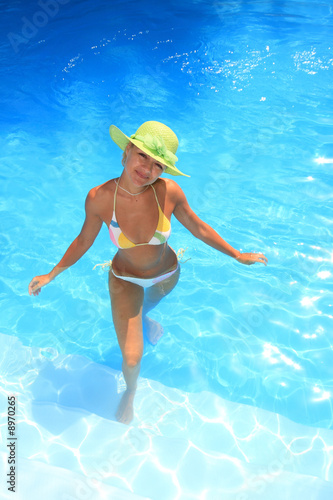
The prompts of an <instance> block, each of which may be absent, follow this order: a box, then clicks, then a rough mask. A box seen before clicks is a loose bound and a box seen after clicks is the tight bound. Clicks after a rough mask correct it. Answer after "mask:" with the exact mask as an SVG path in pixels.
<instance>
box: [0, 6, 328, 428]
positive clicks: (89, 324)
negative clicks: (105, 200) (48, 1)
mask: <svg viewBox="0 0 333 500" xmlns="http://www.w3.org/2000/svg"><path fill="white" fill-rule="evenodd" d="M0 6H1V7H2V10H3V16H2V21H1V22H2V24H3V27H2V33H3V36H2V39H1V47H0V57H1V62H2V65H1V67H2V69H1V71H2V78H1V83H0V85H1V94H2V96H3V104H2V106H1V110H0V113H1V122H0V127H1V128H0V141H1V171H0V175H1V193H2V201H1V211H2V214H1V234H0V239H1V262H0V265H1V273H0V276H1V278H0V280H1V281H0V287H1V288H0V290H1V300H2V305H1V320H0V322H1V333H3V334H5V335H10V336H15V337H18V338H19V339H20V340H21V342H22V343H23V345H25V346H27V347H35V348H41V349H43V353H44V355H45V356H48V358H49V359H51V360H52V359H57V355H58V354H57V353H59V354H60V355H74V354H76V355H83V356H85V357H87V358H88V359H89V360H91V361H92V362H96V363H100V364H104V365H105V366H106V367H109V368H111V369H115V370H119V369H120V366H121V357H120V352H119V348H118V346H117V342H116V336H115V332H114V329H113V325H112V321H111V314H110V305H109V297H108V291H107V275H106V274H105V273H103V271H101V270H95V271H93V270H92V268H93V267H94V266H95V264H97V263H100V262H103V261H106V260H109V259H110V258H112V255H113V254H114V249H113V248H112V247H111V243H110V241H109V239H108V234H107V230H106V228H103V229H102V231H101V234H100V235H99V236H98V239H97V241H96V242H95V244H94V246H93V248H92V249H91V250H90V251H89V252H88V253H87V254H86V256H85V257H84V258H83V259H82V260H81V261H80V262H79V263H77V264H76V265H75V266H74V267H73V268H72V269H70V270H69V271H67V272H66V273H64V274H63V275H61V276H59V277H58V278H57V280H56V281H55V282H53V283H52V284H51V285H50V286H49V287H48V288H46V289H45V290H43V293H42V295H40V297H38V298H31V297H29V296H28V295H27V285H28V283H29V281H30V279H31V277H32V276H34V275H35V274H40V273H44V272H48V271H49V270H50V268H52V267H53V266H54V265H55V263H56V262H58V260H59V259H60V257H61V256H62V254H63V253H64V251H65V250H66V248H67V246H68V244H69V243H70V242H71V241H72V240H73V238H74V237H75V236H76V235H77V233H78V232H79V231H80V229H81V225H82V222H83V217H84V209H83V207H84V199H85V196H86V194H87V192H88V191H89V189H90V188H91V187H92V186H94V185H97V184H100V183H102V182H104V181H106V180H107V179H109V178H110V177H112V176H115V175H118V174H119V172H120V151H119V150H118V149H117V148H116V146H114V145H113V143H112V141H111V139H110V138H109V136H108V126H109V124H111V123H115V124H116V125H118V126H120V127H121V128H122V129H123V130H124V131H125V132H126V133H132V131H134V130H136V128H137V127H138V125H139V124H140V123H142V122H143V121H145V120H148V119H157V120H161V121H165V122H167V123H169V124H170V125H171V126H172V128H173V129H174V130H175V131H176V132H177V134H178V136H179V137H180V149H179V165H180V166H181V168H182V169H183V170H184V171H185V172H187V173H189V174H190V175H191V178H190V179H177V181H179V183H180V185H181V186H182V188H183V189H184V191H185V192H186V195H187V197H188V199H189V201H190V204H191V206H192V207H193V209H194V210H195V211H196V212H197V213H198V215H199V216H200V217H202V218H203V219H204V220H206V221H207V222H209V223H210V224H211V225H213V226H214V228H215V229H216V230H217V231H219V232H220V233H221V235H222V236H223V237H224V238H225V239H226V240H227V241H229V242H230V243H231V244H233V245H234V246H235V247H237V248H242V249H243V250H249V251H256V250H261V251H263V252H264V253H265V254H266V255H267V257H268V258H269V266H268V267H267V268H264V267H263V266H262V267H259V266H255V267H251V268H247V267H245V266H243V267H241V266H239V265H238V264H237V263H235V262H233V261H231V260H230V259H228V258H227V257H225V256H223V255H220V254H218V253H217V252H216V251H214V250H213V249H210V248H208V247H206V246H204V245H203V244H202V243H201V242H199V241H196V240H194V239H193V237H192V236H191V235H190V234H189V233H187V232H186V231H185V230H183V228H181V227H180V226H179V224H177V222H174V224H173V235H172V238H171V245H172V246H173V247H174V248H175V249H176V250H177V249H178V248H180V247H183V248H187V251H186V254H185V259H186V258H190V259H191V260H189V261H188V262H186V263H185V264H184V265H183V267H182V277H181V281H180V284H179V285H178V287H177V289H176V290H175V291H174V293H173V294H172V295H171V296H170V297H168V299H167V300H166V301H165V303H164V304H161V306H160V307H159V308H158V309H157V310H156V311H155V312H154V318H156V319H160V320H161V322H162V323H163V325H164V327H165V335H164V338H163V340H162V341H161V342H160V344H159V345H158V346H157V347H156V348H153V347H151V346H146V350H145V355H144V360H143V363H142V371H141V375H142V377H145V378H148V379H150V380H153V381H156V382H161V383H162V384H164V385H166V386H168V387H170V388H176V389H179V390H181V391H187V392H191V393H198V392H200V391H204V390H205V391H209V392H212V393H214V394H215V395H216V396H220V397H222V398H225V399H227V400H229V401H231V402H234V403H245V404H247V405H250V406H251V407H254V408H259V409H265V410H269V411H271V412H274V413H277V414H279V415H283V416H285V417H288V418H290V419H292V420H293V421H295V422H297V423H300V424H305V425H309V426H319V427H322V428H327V429H331V428H332V403H331V401H332V390H333V387H332V366H333V363H332V341H331V337H332V203H331V200H332V166H333V160H332V158H333V137H332V122H333V119H332V109H333V108H332V61H333V58H332V47H331V43H330V34H331V32H332V8H333V5H332V2H327V1H326V2H322V3H318V2H298V1H291V2H287V3H285V2H255V1H251V2H237V1H235V2H229V3H227V2H219V1H216V2H213V3H209V4H208V3H207V2H180V3H179V2H177V3H176V2H166V3H164V4H163V5H158V7H156V5H155V4H154V5H153V4H152V3H151V2H149V1H147V2H140V3H137V2H126V4H123V3H121V2H112V6H110V3H109V2H102V1H99V2H97V3H96V2H95V3H94V4H92V3H91V2H77V1H70V2H68V3H66V4H64V5H60V4H59V11H58V12H57V14H55V15H54V16H51V15H48V19H47V22H46V23H45V24H44V25H43V22H42V19H43V18H42V17H38V16H37V17H36V13H38V12H40V11H41V7H40V5H39V4H38V5H37V4H32V3H30V2H16V3H15V4H13V5H12V6H11V7H10V8H9V7H8V5H7V3H6V2H0ZM39 16H40V15H39ZM38 19H39V24H40V27H38V28H37V29H35V30H33V28H31V26H30V32H29V29H28V27H27V26H28V24H29V23H27V21H26V20H28V21H30V22H31V23H33V20H35V25H36V21H37V24H38ZM45 19H46V18H45V16H44V21H45ZM35 28H36V26H35ZM29 33H30V34H29ZM13 34H14V35H16V38H15V36H14V35H13ZM18 37H20V38H18ZM15 40H16V42H15ZM22 40H25V41H22ZM18 42H20V43H18ZM32 370H33V369H32Z"/></svg>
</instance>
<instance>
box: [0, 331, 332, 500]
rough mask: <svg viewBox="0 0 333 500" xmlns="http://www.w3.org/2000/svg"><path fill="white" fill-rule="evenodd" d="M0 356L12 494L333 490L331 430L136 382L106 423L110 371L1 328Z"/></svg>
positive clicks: (237, 495) (115, 377)
mask: <svg viewBox="0 0 333 500" xmlns="http://www.w3.org/2000/svg"><path fill="white" fill-rule="evenodd" d="M0 352H1V353H2V354H1V361H0V369H1V373H2V374H3V377H2V379H1V407H2V408H3V410H2V412H3V414H4V413H5V411H6V410H5V408H6V402H7V396H8V395H10V394H15V395H16V396H17V401H18V414H17V435H18V443H19V446H18V455H19V461H18V472H19V475H18V494H17V496H16V497H15V498H18V499H19V500H21V499H22V500H23V499H24V500H30V499H31V500H32V499H34V500H35V499H36V498H43V497H46V496H47V498H48V499H50V500H59V499H60V498H61V499H62V500H65V499H66V500H74V499H77V498H83V497H84V498H89V499H94V500H95V499H96V500H97V499H99V498H112V500H114V499H119V500H120V499H121V500H122V499H130V500H136V499H142V498H145V499H153V500H157V499H158V500H175V499H176V498H181V499H182V500H183V499H195V498H205V499H206V500H207V499H209V500H219V499H221V500H222V498H223V500H245V499H249V500H258V499H259V500H260V499H267V498H269V499H270V500H275V499H276V500H277V499H281V498H284V499H288V498H296V499H298V498H306V499H307V500H310V499H320V500H326V499H327V500H331V498H332V497H333V468H332V462H333V431H330V430H327V429H318V428H314V427H306V426H303V425H299V424H296V423H294V422H292V421H290V420H289V419H287V418H285V417H282V416H279V415H278V414H275V413H271V412H268V411H265V410H260V409H258V408H254V407H252V406H247V405H242V404H236V403H233V402H230V401H226V400H224V399H222V398H220V397H218V396H216V395H214V394H212V393H209V392H201V393H196V394H190V393H184V392H181V391H180V390H177V389H172V388H168V387H165V386H163V385H162V384H161V383H158V382H154V381H151V380H148V379H143V378H140V379H139V386H138V391H137V396H136V416H135V419H134V421H133V425H131V426H130V427H127V426H124V425H123V424H120V423H118V422H116V421H115V419H114V413H115V409H116V407H117V404H118V401H119V399H120V396H121V392H122V391H123V389H124V387H125V384H124V381H123V378H122V375H121V373H120V372H117V371H115V370H112V369H110V368H108V367H106V366H103V365H99V364H97V363H94V362H92V361H90V360H88V359H87V358H85V357H84V356H78V355H69V356H65V355H59V354H58V353H57V352H56V351H54V350H45V349H39V348H28V347H25V346H23V345H22V343H21V342H20V341H19V340H18V339H17V338H15V337H10V336H6V335H0ZM23 388H24V389H23ZM2 422H5V419H4V418H2ZM7 456H8V453H7V450H6V447H5V446H2V449H1V463H2V465H3V467H2V468H3V469H4V470H6V467H8V465H7V462H6V460H7ZM50 484H52V485H54V488H53V487H52V490H50ZM27 492H29V493H27ZM103 495H104V496H103ZM4 498H7V497H4ZM8 498H9V497H8Z"/></svg>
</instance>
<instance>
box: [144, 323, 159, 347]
mask: <svg viewBox="0 0 333 500" xmlns="http://www.w3.org/2000/svg"><path fill="white" fill-rule="evenodd" d="M143 328H144V332H145V334H146V337H147V340H148V342H149V343H150V344H152V345H156V344H157V342H158V341H159V340H160V338H161V337H162V335H163V333H164V332H163V327H162V325H160V323H158V322H157V321H155V320H153V319H151V318H148V316H145V317H144V318H143Z"/></svg>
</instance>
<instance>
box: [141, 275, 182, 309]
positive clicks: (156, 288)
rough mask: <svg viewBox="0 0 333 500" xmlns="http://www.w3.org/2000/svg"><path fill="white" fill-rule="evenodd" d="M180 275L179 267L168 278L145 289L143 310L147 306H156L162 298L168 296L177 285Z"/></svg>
mask: <svg viewBox="0 0 333 500" xmlns="http://www.w3.org/2000/svg"><path fill="white" fill-rule="evenodd" d="M179 275H180V267H179V268H178V269H177V271H176V272H175V273H174V274H173V275H172V276H170V277H169V278H167V279H165V280H163V281H160V282H159V283H156V285H153V286H151V287H150V288H147V289H146V292H145V308H146V306H148V307H149V305H153V304H157V303H158V302H160V300H161V299H163V297H165V296H166V295H168V294H169V293H170V292H171V291H172V290H173V289H174V288H175V286H176V285H177V283H178V280H179Z"/></svg>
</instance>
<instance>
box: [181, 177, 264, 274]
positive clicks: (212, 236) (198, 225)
mask: <svg viewBox="0 0 333 500" xmlns="http://www.w3.org/2000/svg"><path fill="white" fill-rule="evenodd" d="M175 184H176V183H175ZM176 186H177V187H176ZM176 186H174V189H175V191H174V194H175V195H176V202H175V208H174V211H173V213H174V215H175V217H176V219H177V220H179V222H180V223H181V224H182V225H183V226H184V227H186V229H188V230H189V231H190V232H191V233H192V234H193V236H195V237H196V238H198V239H199V240H201V241H203V242H204V243H206V244H207V245H209V246H211V247H212V248H215V249H216V250H219V251H220V252H222V253H224V254H226V255H229V256H230V257H233V258H234V259H236V260H237V261H238V262H240V263H241V264H246V265H251V264H255V263H256V262H261V263H262V264H265V266H266V265H267V258H266V257H265V256H264V255H263V254H262V253H241V252H240V251H239V250H236V249H235V248H233V247H232V246H231V245H229V243H227V242H226V241H225V240H224V239H223V238H221V236H220V235H219V234H218V233H217V232H216V231H215V230H214V229H213V228H212V227H211V226H209V224H207V223H206V222H204V221H202V220H201V219H200V218H199V217H198V216H197V215H196V213H195V212H193V210H192V209H191V207H190V206H189V204H188V201H187V199H186V196H185V194H184V192H183V191H182V189H181V188H180V187H179V186H178V185H177V184H176Z"/></svg>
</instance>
